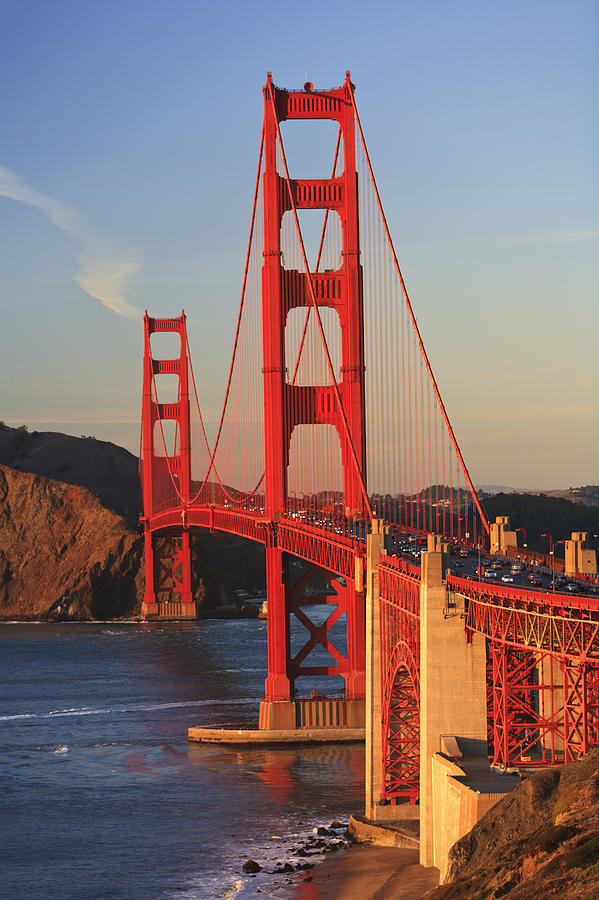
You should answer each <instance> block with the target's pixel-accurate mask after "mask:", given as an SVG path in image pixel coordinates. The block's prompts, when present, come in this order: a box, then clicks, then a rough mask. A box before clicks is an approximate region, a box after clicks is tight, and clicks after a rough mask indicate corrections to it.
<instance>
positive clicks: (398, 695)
mask: <svg viewBox="0 0 599 900" xmlns="http://www.w3.org/2000/svg"><path fill="white" fill-rule="evenodd" d="M402 568H403V567H402V565H401V563H400V561H399V560H397V559H395V558H393V557H389V556H383V557H382V559H381V562H380V564H379V594H380V610H381V613H380V615H381V623H380V635H381V639H380V654H381V704H382V706H381V708H382V729H383V733H382V754H383V785H382V796H383V799H385V800H388V801H391V802H392V803H396V802H397V801H398V800H405V799H408V800H410V801H411V802H415V801H416V799H417V797H418V784H419V779H420V674H419V672H420V579H419V577H416V576H414V575H411V574H408V573H407V572H405V571H402ZM418 574H419V573H418Z"/></svg>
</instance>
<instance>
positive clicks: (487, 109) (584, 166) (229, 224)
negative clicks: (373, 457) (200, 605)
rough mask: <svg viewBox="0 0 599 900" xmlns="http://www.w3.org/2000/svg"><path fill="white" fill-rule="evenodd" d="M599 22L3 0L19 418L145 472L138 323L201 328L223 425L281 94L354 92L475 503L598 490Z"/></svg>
mask: <svg viewBox="0 0 599 900" xmlns="http://www.w3.org/2000/svg"><path fill="white" fill-rule="evenodd" d="M598 19H599V13H598V11H597V5H596V3H594V2H582V0H580V2H578V0H573V2H570V3H567V4H565V3H563V2H552V0H543V2H542V0H536V2H530V0H529V2H527V0H523V2H512V0H507V2H504V3H502V4H496V3H491V2H482V0H479V2H459V0H458V2H454V3H451V4H450V3H442V2H421V3H414V2H395V3H381V2H378V3H377V2H374V3H370V4H358V3H357V2H353V0H348V2H345V3H322V4H321V3H315V2H304V3H303V4H293V5H291V4H285V3H277V4H275V3H270V2H265V3H261V4H259V5H258V4H253V3H241V2H229V3H221V4H213V3H206V2H190V0H170V2H166V0H163V2H158V0H144V2H132V0H129V2H128V0H120V2H113V0H104V2H101V3H91V2H89V0H76V2H75V0H73V2H66V0H54V2H52V3H48V2H32V0H4V3H3V4H2V5H1V7H0V84H1V85H2V88H1V89H0V90H1V95H2V96H1V100H2V103H1V108H2V119H1V122H0V167H2V168H0V232H1V234H2V241H1V243H0V303H1V307H2V328H1V331H0V351H1V366H2V381H1V387H0V418H2V419H4V420H5V421H6V422H8V423H9V424H21V423H26V424H28V425H29V426H30V428H36V429H38V430H45V429H52V430H61V431H66V432H69V433H72V434H77V435H78V434H94V435H95V436H96V437H99V438H103V439H108V440H113V441H115V442H116V443H121V444H123V445H125V446H127V447H129V448H130V449H132V450H136V447H137V445H138V420H139V405H140V373H141V352H142V331H141V324H140V322H139V320H138V319H135V318H132V317H130V316H129V314H130V313H131V307H135V308H139V309H141V310H143V309H145V308H148V310H149V311H150V312H151V313H153V314H156V315H176V314H178V313H179V312H180V310H181V308H182V307H184V308H185V310H186V313H187V315H188V318H189V334H190V341H191V346H192V351H193V355H194V360H195V363H196V377H197V379H198V382H199V383H200V384H201V385H202V388H201V392H202V399H203V403H204V404H205V406H206V410H207V411H208V417H209V418H214V416H215V415H216V411H217V409H218V408H219V404H220V399H221V396H222V385H223V381H224V377H225V370H226V365H227V360H228V358H229V356H230V350H231V344H232V337H233V327H234V317H235V314H236V309H237V304H238V300H239V290H240V283H241V274H242V267H243V261H244V254H245V248H246V243H247V231H248V225H249V215H250V203H251V193H252V190H253V180H254V175H255V167H256V160H257V149H258V142H259V132H260V126H261V119H262V91H261V88H262V85H263V84H264V81H265V75H266V72H267V70H271V71H272V72H273V77H274V79H275V81H276V83H277V84H279V85H281V86H284V87H299V86H301V85H302V84H303V82H304V80H305V77H306V73H307V75H308V77H309V79H310V80H311V81H313V82H314V83H315V84H316V85H317V86H321V87H332V86H336V85H339V84H341V83H342V82H343V79H344V76H345V71H346V69H350V70H351V73H352V79H353V81H354V82H355V83H356V86H357V93H356V98H357V102H358V107H359V110H360V114H361V117H362V122H363V125H364V129H365V133H366V139H367V141H368V144H369V149H370V152H371V156H372V160H373V164H374V168H375V173H376V175H377V179H378V183H379V187H380V190H381V194H382V198H383V203H384V205H385V209H386V212H387V215H388V219H389V223H390V226H391V230H392V233H393V236H394V240H395V243H396V248H397V251H398V255H399V258H400V262H401V265H402V269H403V272H404V276H405V279H406V282H407V285H408V289H409V291H410V295H411V297H412V302H413V305H414V308H415V311H416V315H417V317H418V321H419V324H420V327H421V330H422V333H423V337H424V341H425V344H426V346H427V349H428V352H429V355H430V358H431V361H432V364H433V368H434V370H435V373H436V375H437V379H438V382H439V385H440V389H441V393H442V395H443V397H444V399H445V402H446V406H447V408H448V411H449V415H450V418H451V419H452V422H453V425H454V429H455V431H456V434H457V437H458V440H459V441H460V444H461V446H462V450H463V453H464V456H465V458H466V460H467V463H468V465H469V467H470V470H471V473H472V476H473V479H474V481H475V483H477V484H480V483H497V484H507V485H512V486H515V487H533V488H534V487H541V488H542V487H547V488H551V487H563V486H568V485H569V484H581V483H589V482H593V483H597V482H599V467H598V465H597V459H598V453H597V450H598V447H599V408H598V400H599V353H598V339H599V302H598V300H599V254H598V253H597V250H598V238H599V184H598V177H597V159H598V158H599V136H598V124H597V101H598V99H599V98H598V96H597V95H598V93H599V90H598V85H599V77H598V76H599V71H598V69H599V28H598V25H599V22H598ZM305 150H306V172H305V173H304V172H302V173H300V174H306V175H309V174H310V171H309V169H310V162H311V160H312V155H311V154H312V153H313V154H314V158H315V159H316V149H314V150H313V149H312V148H311V146H310V145H309V144H308V145H307V146H306V148H305ZM97 296H101V297H103V298H104V300H105V302H104V303H102V302H101V301H100V300H99V299H97Z"/></svg>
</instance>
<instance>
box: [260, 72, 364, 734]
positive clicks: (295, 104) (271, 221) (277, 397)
mask: <svg viewBox="0 0 599 900" xmlns="http://www.w3.org/2000/svg"><path fill="white" fill-rule="evenodd" d="M353 89H354V88H353V85H352V83H351V81H350V78H349V73H347V76H346V80H345V84H344V85H343V86H342V87H340V88H336V89H333V90H328V91H313V89H312V85H306V88H305V90H304V91H287V90H282V89H280V88H277V87H276V86H275V85H274V84H273V81H272V77H271V74H270V73H268V80H267V83H266V85H265V87H264V174H263V200H264V262H263V269H262V330H263V375H264V435H265V514H266V516H267V517H268V518H269V520H270V521H271V523H272V527H271V532H272V540H271V541H269V542H268V543H267V547H266V577H267V596H268V678H267V680H266V690H265V700H264V702H263V704H262V706H261V712H260V724H261V727H263V728H267V727H269V728H278V727H283V728H289V727H294V725H296V724H302V723H301V720H300V712H299V709H300V707H299V706H297V705H296V706H295V707H294V704H293V703H292V702H290V701H293V699H294V696H295V681H296V679H297V678H298V677H300V676H302V675H310V676H312V675H330V674H336V675H341V676H342V677H343V679H344V683H345V699H344V701H341V702H340V703H339V704H338V710H339V711H338V719H339V721H338V722H337V723H333V722H332V723H331V724H347V725H359V724H363V722H361V721H360V719H361V718H362V717H363V712H362V704H363V699H364V696H365V693H364V692H365V682H364V667H365V659H364V594H363V592H362V590H360V591H357V590H356V584H355V583H354V580H353V579H351V580H350V579H347V583H346V584H345V585H344V584H343V583H340V582H339V580H335V579H333V577H332V576H331V577H329V576H328V574H327V573H325V572H323V571H322V570H320V574H321V575H324V577H325V579H327V580H328V582H329V584H330V585H331V587H332V588H333V589H334V591H335V596H334V600H332V599H331V595H328V596H326V595H325V596H323V597H320V598H318V599H319V602H324V603H326V602H334V603H335V604H336V605H337V610H336V613H334V614H333V615H332V616H331V617H330V618H329V619H328V620H327V622H326V623H325V625H324V626H322V625H321V626H316V625H314V624H313V623H312V622H311V621H310V620H309V617H308V614H307V613H308V610H307V609H301V607H302V606H306V597H305V595H304V596H302V594H301V590H302V586H303V585H305V583H306V581H307V580H308V579H309V577H310V575H311V574H312V573H313V572H314V571H316V570H315V569H314V567H313V568H312V570H311V571H309V572H308V573H306V575H304V576H303V577H302V579H300V581H299V582H298V583H296V584H295V585H293V584H292V583H291V572H290V567H289V557H288V556H287V554H285V553H284V552H283V551H282V550H281V549H280V548H279V547H278V546H277V541H276V528H277V520H278V519H280V518H283V517H284V516H285V514H286V512H287V502H288V474H287V470H288V466H289V457H290V444H291V437H292V434H293V431H294V429H295V428H296V427H297V426H300V425H311V426H318V425H332V426H333V427H334V428H335V429H336V431H337V433H338V435H339V441H340V447H341V462H342V468H343V499H344V506H345V515H346V517H348V518H352V517H356V518H357V517H359V518H363V516H364V512H365V505H364V496H365V491H364V477H365V474H364V473H365V471H366V434H365V390H364V312H363V296H362V269H361V265H360V240H359V226H358V178H357V172H356V160H355V117H354V107H353V104H352V92H353ZM293 119H296V120H297V119H308V120H310V119H316V120H318V119H330V120H333V121H335V122H337V123H338V124H339V128H340V131H341V135H342V138H343V163H344V164H343V173H342V174H341V175H340V176H338V177H332V178H329V179H310V180H309V179H293V180H292V179H291V178H290V177H289V173H288V171H287V165H286V162H285V159H284V151H283V146H282V141H281V136H280V130H279V123H280V122H282V121H284V120H293ZM277 148H278V149H279V154H280V157H282V160H283V166H282V168H283V170H284V171H282V172H280V171H278V170H277V156H278V153H277ZM305 209H321V210H330V211H332V212H333V213H336V214H337V215H338V216H339V218H340V221H341V227H342V239H343V249H342V265H341V267H340V268H339V269H337V270H336V271H326V272H322V273H320V272H318V273H311V272H310V271H308V266H307V260H306V258H305V253H304V251H303V249H302V253H303V254H304V263H305V268H306V271H305V272H299V271H294V270H289V269H285V268H284V266H283V260H282V252H281V225H282V221H283V216H284V215H285V213H290V214H291V215H293V216H294V218H295V221H296V225H297V228H298V233H300V230H299V220H298V218H297V211H298V210H305ZM302 246H303V244H302ZM298 307H304V308H306V309H308V308H311V309H312V311H313V312H314V314H315V315H316V316H317V317H318V316H319V314H318V308H322V307H329V308H331V309H333V310H335V312H336V313H337V316H338V320H339V325H340V331H341V378H340V379H339V380H336V379H335V378H334V377H333V379H332V380H333V382H334V383H333V384H328V385H304V384H301V385H298V384H295V383H292V381H291V380H290V375H289V368H288V367H287V365H286V364H287V363H288V362H290V361H288V360H286V359H285V327H286V321H287V315H288V313H289V312H290V311H291V310H292V309H295V308H298ZM358 587H360V589H361V585H358ZM311 599H312V602H315V598H311ZM291 613H294V614H295V615H296V616H297V618H299V620H300V621H301V622H302V623H303V624H304V625H305V626H306V628H307V629H308V630H309V632H310V640H309V641H308V643H307V644H306V646H305V647H304V648H303V649H302V650H300V651H299V652H298V653H296V654H295V656H294V657H293V658H292V657H291V653H290V614H291ZM344 613H345V615H346V622H347V656H346V657H343V656H342V654H340V653H339V652H338V651H337V649H336V648H335V646H334V644H333V643H332V642H331V641H330V640H329V636H328V633H327V632H328V628H329V627H330V626H331V624H332V622H333V620H337V619H338V618H339V617H340V616H341V615H342V614H344ZM317 643H318V644H320V645H322V646H323V647H324V648H325V649H326V650H327V651H328V652H329V653H330V654H331V655H332V656H333V657H334V659H335V661H336V665H334V666H333V665H331V666H317V667H314V666H312V667H309V666H303V665H302V663H303V660H304V659H305V657H306V656H307V654H308V653H309V652H310V649H312V648H313V647H314V646H315V645H316V644H317ZM294 719H295V721H294ZM303 724H306V723H303Z"/></svg>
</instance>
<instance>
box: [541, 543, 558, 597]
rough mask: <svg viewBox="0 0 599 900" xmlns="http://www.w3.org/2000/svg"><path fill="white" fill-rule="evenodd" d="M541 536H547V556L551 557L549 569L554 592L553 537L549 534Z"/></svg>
mask: <svg viewBox="0 0 599 900" xmlns="http://www.w3.org/2000/svg"><path fill="white" fill-rule="evenodd" d="M541 537H546V538H549V556H550V557H551V571H552V574H553V593H554V594H555V556H554V555H553V538H552V537H551V535H550V534H542V535H541Z"/></svg>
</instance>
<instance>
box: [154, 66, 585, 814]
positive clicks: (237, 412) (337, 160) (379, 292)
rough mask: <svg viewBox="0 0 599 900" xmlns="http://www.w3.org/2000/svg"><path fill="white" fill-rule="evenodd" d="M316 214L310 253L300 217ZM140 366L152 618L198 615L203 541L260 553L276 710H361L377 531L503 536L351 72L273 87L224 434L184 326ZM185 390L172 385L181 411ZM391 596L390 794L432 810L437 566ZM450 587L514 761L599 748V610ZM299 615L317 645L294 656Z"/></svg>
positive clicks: (382, 576)
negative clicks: (430, 625)
mask: <svg viewBox="0 0 599 900" xmlns="http://www.w3.org/2000/svg"><path fill="white" fill-rule="evenodd" d="M297 120H303V121H304V122H305V123H308V124H309V125H310V123H311V125H310V127H314V126H315V125H316V124H318V123H320V125H321V126H322V124H323V123H326V122H329V123H330V124H331V126H332V128H333V130H336V139H335V141H334V142H333V143H332V145H331V165H330V169H329V177H313V178H298V177H296V173H294V172H291V171H290V167H289V162H288V155H287V152H286V142H287V139H288V134H287V132H286V129H288V128H289V127H290V124H289V123H291V125H293V122H294V121H297ZM291 134H292V132H291ZM314 174H319V175H321V174H322V173H314ZM319 210H320V215H321V220H320V225H319V237H318V240H317V241H316V245H317V251H316V252H315V253H314V252H312V251H310V249H309V242H308V241H307V239H306V237H305V235H304V228H305V226H304V220H303V217H304V216H306V215H307V214H308V213H310V214H314V213H316V214H317V211H319ZM161 335H169V336H170V337H171V338H173V339H174V340H175V341H176V342H177V349H176V352H171V353H170V355H168V358H164V355H161V354H160V353H159V352H158V351H157V350H156V349H155V345H154V342H155V341H156V340H157V339H158V338H159V337H160V336H161ZM143 365H144V368H143V400H142V429H141V432H142V433H141V452H140V478H141V484H142V493H143V504H144V507H143V515H142V517H141V521H142V525H143V530H144V541H145V558H146V587H145V597H144V611H145V614H146V615H147V616H161V615H162V616H167V617H168V616H173V617H186V616H188V617H192V616H194V615H195V614H196V596H195V591H196V585H195V583H194V572H193V567H192V546H191V545H192V540H191V539H192V536H193V534H194V533H196V532H197V533H201V532H202V531H204V532H206V531H208V532H225V533H229V534H234V535H238V536H239V537H242V538H245V539H249V540H252V541H255V542H258V543H260V544H262V545H264V547H265V548H266V570H267V585H268V587H267V595H268V651H269V652H268V677H267V680H266V688H265V696H266V698H267V700H269V701H272V702H274V703H277V702H278V701H289V700H292V699H293V698H295V697H298V696H299V694H301V684H300V680H301V679H302V678H304V679H305V678H308V679H310V681H311V680H312V679H316V680H317V679H318V678H319V677H320V676H323V675H324V676H330V675H336V676H338V677H339V678H340V679H341V681H342V684H343V690H344V693H345V697H346V698H349V699H358V700H359V699H360V698H362V697H364V665H365V658H364V629H365V621H364V585H365V572H366V534H367V532H368V531H369V529H370V520H371V518H372V517H373V516H374V517H378V518H382V519H384V520H386V521H387V523H388V524H389V526H390V528H391V531H392V532H393V531H394V530H395V532H397V533H399V532H403V533H411V534H413V535H424V534H427V533H436V534H440V535H442V536H444V537H445V538H446V539H448V540H454V541H458V542H459V541H461V542H465V543H467V544H469V545H470V546H471V547H472V546H473V545H474V546H477V545H480V544H481V543H483V542H484V541H485V540H486V534H487V532H488V523H487V521H486V517H485V515H484V511H483V510H482V508H481V506H480V503H479V501H478V498H477V497H476V492H475V491H474V489H473V487H472V481H471V479H470V476H469V474H468V471H467V468H466V466H465V463H464V458H463V456H462V453H461V451H460V448H459V447H458V444H457V440H456V437H455V434H454V432H453V429H452V428H451V424H450V421H449V417H448V413H447V410H446V408H445V405H444V404H443V401H442V399H441V396H440V392H439V388H438V386H437V383H436V381H435V379H434V376H433V372H432V367H431V363H430V361H429V359H428V356H427V354H426V351H425V348H424V342H423V339H422V336H421V334H420V331H419V329H418V325H417V322H416V318H415V316H414V313H413V310H412V305H411V302H410V299H409V297H408V294H407V291H406V287H405V282H404V279H403V276H402V273H401V271H400V269H399V264H398V260H397V254H396V253H395V250H394V248H393V244H392V242H391V236H390V233H389V229H388V226H387V222H386V218H385V215H384V212H383V208H382V203H381V199H380V194H379V191H378V188H377V185H376V182H375V180H374V175H373V170H372V165H371V161H370V156H369V154H368V151H367V148H366V143H365V140H364V134H363V131H362V126H361V123H360V119H359V116H358V113H357V108H356V103H355V88H354V85H353V84H352V82H351V80H350V77H349V73H348V74H347V77H346V79H345V82H344V84H343V85H342V86H341V87H339V88H334V89H331V90H323V91H320V90H314V89H313V88H312V86H311V85H306V86H305V87H304V89H303V90H290V91H288V90H283V89H281V88H279V87H277V86H276V85H275V84H274V82H273V81H272V78H271V77H270V75H269V77H268V80H267V83H266V85H265V87H264V121H263V126H262V134H261V140H260V150H259V160H258V168H257V174H256V183H255V189H254V199H253V205H252V212H251V219H250V234H249V239H248V248H247V256H246V261H245V266H244V271H243V279H242V290H241V300H240V306H239V314H238V317H237V323H236V328H235V338H234V342H233V353H232V358H231V363H230V367H229V373H228V377H227V382H226V387H225V393H224V402H223V406H222V410H221V414H220V418H219V420H218V423H217V427H216V430H215V435H214V436H212V437H211V436H210V435H209V433H208V431H209V429H208V428H207V427H206V426H205V423H204V419H203V416H202V412H201V405H200V401H199V397H198V391H197V386H196V382H195V377H194V371H193V368H192V365H191V354H190V349H189V344H188V339H187V324H186V318H185V315H184V314H182V315H181V316H180V317H177V318H170V319H169V318H153V317H150V316H148V315H147V314H146V317H145V320H144V364H143ZM168 379H170V380H171V382H172V383H174V384H175V388H176V389H175V391H174V394H171V396H170V397H169V398H165V397H163V395H162V391H163V387H162V384H163V382H164V381H165V380H168ZM169 429H170V432H169ZM169 433H170V436H169ZM294 559H295V560H298V559H299V560H302V561H303V569H302V568H301V567H300V568H299V569H298V567H297V565H296V564H295V563H293V560H294ZM233 562H234V561H232V563H233ZM379 583H380V596H381V604H380V608H381V635H382V654H383V662H382V672H383V676H382V683H381V698H382V708H383V732H384V733H383V735H382V747H383V751H382V752H383V768H384V772H385V776H384V785H383V791H384V797H385V798H386V799H388V800H391V801H394V800H397V799H401V798H404V799H405V798H410V799H411V800H414V799H415V797H416V796H417V792H418V766H417V756H418V740H419V704H420V696H419V693H420V689H419V682H420V678H419V658H420V656H419V640H420V638H419V616H420V608H419V590H420V569H419V567H418V566H414V565H412V564H410V563H407V562H405V561H403V560H400V559H398V558H397V557H395V556H392V555H386V556H383V559H382V562H381V564H380V566H379ZM448 590H450V591H455V592H459V593H460V594H462V595H463V596H465V597H467V598H468V615H467V618H466V619H465V623H464V624H465V635H466V637H467V636H468V635H469V634H470V635H471V634H473V633H478V634H481V635H484V637H485V638H486V640H487V647H488V708H489V736H490V742H491V744H492V746H493V752H494V756H495V762H496V764H497V765H500V766H503V767H507V766H509V765H512V764H514V763H518V762H520V761H523V760H531V759H532V761H533V762H552V761H559V760H560V759H569V758H574V757H575V756H577V755H579V754H580V753H582V752H584V751H585V748H588V747H589V746H592V745H594V744H596V743H597V734H598V706H599V698H598V683H599V678H598V669H597V666H598V665H599V653H598V642H599V613H598V611H597V609H596V608H595V607H592V608H589V603H585V602H577V601H576V600H574V599H573V598H570V597H567V598H565V597H560V596H559V595H555V594H554V595H540V594H538V593H533V592H529V591H520V590H515V589H511V588H508V587H505V588H504V587H499V586H495V585H489V584H486V583H480V582H475V581H471V580H467V579H457V578H455V577H451V578H449V579H448ZM317 609H320V617H318V616H317V617H315V611H316V610H317ZM323 610H325V613H324V614H323V612H322V611H323ZM323 615H324V618H323ZM294 620H295V621H296V622H297V623H298V624H300V625H302V626H303V627H304V629H305V634H306V635H307V636H306V637H305V639H304V642H303V644H301V645H300V646H294V647H293V648H292V640H291V634H292V622H293V621H294ZM342 620H345V622H346V627H345V634H344V635H343V636H342V637H341V638H340V637H339V626H340V623H341V622H342ZM322 651H326V655H327V661H326V662H325V663H323V661H322ZM318 652H320V653H321V655H320V661H317V662H315V661H314V654H315V653H316V654H317V653H318Z"/></svg>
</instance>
